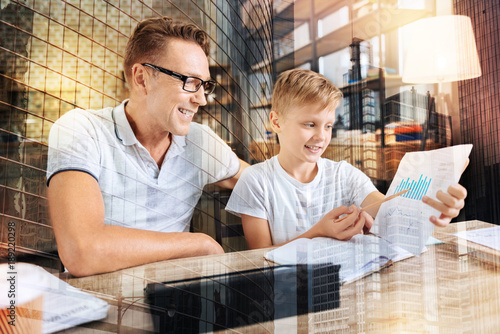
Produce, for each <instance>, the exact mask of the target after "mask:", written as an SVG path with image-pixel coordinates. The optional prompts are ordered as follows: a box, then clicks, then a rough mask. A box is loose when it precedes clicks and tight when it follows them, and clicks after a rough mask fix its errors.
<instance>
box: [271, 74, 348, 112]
mask: <svg viewBox="0 0 500 334" xmlns="http://www.w3.org/2000/svg"><path fill="white" fill-rule="evenodd" d="M342 96H343V95H342V92H341V91H340V90H339V89H338V88H337V87H336V86H335V85H334V84H333V83H332V82H331V81H330V80H328V79H327V78H326V77H325V76H323V75H321V74H319V73H316V72H314V71H311V70H304V69H293V70H288V71H285V72H283V73H281V74H280V76H279V78H278V80H277V81H276V83H275V84H274V90H273V97H272V100H271V104H272V107H271V109H272V110H274V111H275V112H277V113H278V114H279V115H281V116H284V115H286V112H287V110H289V109H290V108H292V107H297V106H304V105H305V104H315V105H319V107H320V108H321V109H325V108H329V107H331V108H332V109H335V108H337V107H338V105H339V104H340V99H341V98H342Z"/></svg>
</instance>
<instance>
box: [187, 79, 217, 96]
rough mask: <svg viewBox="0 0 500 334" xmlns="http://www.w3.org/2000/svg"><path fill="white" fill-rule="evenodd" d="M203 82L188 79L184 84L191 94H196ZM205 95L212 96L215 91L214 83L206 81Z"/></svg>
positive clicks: (204, 84)
mask: <svg viewBox="0 0 500 334" xmlns="http://www.w3.org/2000/svg"><path fill="white" fill-rule="evenodd" d="M202 82H203V81H201V80H200V79H198V78H191V77H190V78H187V79H186V81H185V82H184V89H185V90H187V91H189V92H196V91H198V89H199V88H200V86H201V84H202ZM203 89H204V90H205V94H212V92H213V91H214V89H215V84H214V83H213V82H212V81H205V82H204V83H203Z"/></svg>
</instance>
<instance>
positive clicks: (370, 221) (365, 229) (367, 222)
mask: <svg viewBox="0 0 500 334" xmlns="http://www.w3.org/2000/svg"><path fill="white" fill-rule="evenodd" d="M361 215H363V216H364V217H365V226H363V234H368V233H369V232H370V229H371V228H372V226H373V217H372V216H370V215H369V214H368V213H367V212H366V211H362V212H361Z"/></svg>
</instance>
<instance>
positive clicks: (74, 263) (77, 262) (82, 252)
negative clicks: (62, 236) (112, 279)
mask: <svg viewBox="0 0 500 334" xmlns="http://www.w3.org/2000/svg"><path fill="white" fill-rule="evenodd" d="M91 245H92V243H91V244H87V245H81V244H80V245H78V243H77V242H75V243H74V244H73V245H71V246H69V247H64V246H63V247H60V248H59V257H60V259H61V262H62V264H63V265H64V267H65V268H66V269H67V270H68V271H69V273H70V274H71V275H73V276H76V277H83V276H90V275H95V274H99V273H101V272H102V271H100V270H98V265H97V261H98V259H99V256H98V255H97V254H95V250H94V249H93V247H92V246H91Z"/></svg>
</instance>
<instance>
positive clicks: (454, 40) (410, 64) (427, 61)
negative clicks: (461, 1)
mask: <svg viewBox="0 0 500 334" xmlns="http://www.w3.org/2000/svg"><path fill="white" fill-rule="evenodd" d="M407 27H408V30H409V32H410V35H411V36H410V43H409V47H408V49H407V51H406V55H405V61H404V68H403V78H402V80H403V82H407V83H440V82H452V81H458V80H465V79H472V78H477V77H479V76H481V66H480V65H479V59H478V55H477V48H476V40H475V38H474V32H473V30H472V24H471V20H470V18H469V17H468V16H463V15H445V16H436V17H431V18H425V19H421V20H418V21H415V22H413V23H411V24H409V25H408V26H407Z"/></svg>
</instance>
